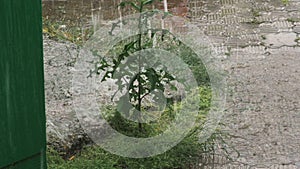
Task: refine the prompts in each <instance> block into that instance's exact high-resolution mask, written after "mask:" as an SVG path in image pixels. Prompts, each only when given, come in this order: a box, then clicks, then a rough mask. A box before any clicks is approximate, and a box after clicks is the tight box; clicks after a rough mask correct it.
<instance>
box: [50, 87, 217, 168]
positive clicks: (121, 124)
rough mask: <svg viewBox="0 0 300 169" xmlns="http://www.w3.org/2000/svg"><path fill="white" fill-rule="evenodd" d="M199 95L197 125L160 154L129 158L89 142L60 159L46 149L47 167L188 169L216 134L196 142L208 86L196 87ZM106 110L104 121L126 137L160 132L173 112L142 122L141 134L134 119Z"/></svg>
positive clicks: (206, 108) (208, 96)
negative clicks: (158, 118) (148, 121)
mask: <svg viewBox="0 0 300 169" xmlns="http://www.w3.org/2000/svg"><path fill="white" fill-rule="evenodd" d="M199 94H200V100H201V101H200V107H201V110H200V111H199V113H198V117H197V121H198V122H199V123H197V124H198V125H197V126H195V127H194V129H192V130H191V131H190V133H189V134H188V135H187V136H186V137H185V138H184V139H183V140H182V141H181V142H180V143H179V144H178V145H176V146H175V147H173V148H172V149H170V150H169V151H167V152H165V153H163V154H160V155H157V156H154V157H149V158H141V159H132V158H126V157H120V156H117V155H113V154H111V153H109V152H106V151H104V150H103V149H101V147H99V146H96V145H93V146H89V147H85V148H84V149H83V150H82V151H81V153H80V154H78V155H75V156H74V157H71V158H70V159H69V160H67V161H64V160H62V158H61V157H60V156H59V154H58V153H57V152H56V151H54V150H53V149H51V148H48V151H47V158H48V166H49V168H51V169H52V168H53V169H69V168H72V169H73V168H74V169H77V168H78V169H79V168H83V169H93V168H103V169H188V168H190V167H192V166H197V165H199V160H201V158H202V157H203V155H204V154H205V153H209V152H212V151H213V150H214V143H215V140H216V139H217V137H218V134H213V135H212V136H211V137H210V138H209V139H208V140H207V141H206V142H204V143H199V141H198V135H199V132H200V131H201V130H199V128H201V126H202V124H203V122H204V121H205V117H206V114H207V113H208V111H209V109H210V106H211V105H210V103H211V89H210V88H209V87H207V86H201V87H199ZM174 107H180V105H176V104H175V105H174ZM106 110H107V111H106V114H105V117H106V120H107V121H108V122H109V123H110V125H111V126H112V127H113V128H115V129H117V130H118V131H119V132H121V133H123V134H125V135H127V136H135V137H149V136H154V135H158V134H160V133H161V132H163V131H164V130H165V129H166V128H167V127H168V125H169V123H171V122H172V120H173V118H172V117H173V116H174V115H175V111H173V110H172V109H167V110H165V113H164V114H162V117H161V118H160V121H159V122H154V123H152V124H151V125H150V124H149V125H145V126H144V129H145V131H144V132H143V133H141V132H139V130H137V129H138V128H137V126H136V125H135V124H134V122H132V121H129V120H128V121H126V120H125V119H124V118H122V117H121V116H120V114H118V113H115V108H113V107H112V106H107V108H106ZM201 122H202V123H201Z"/></svg>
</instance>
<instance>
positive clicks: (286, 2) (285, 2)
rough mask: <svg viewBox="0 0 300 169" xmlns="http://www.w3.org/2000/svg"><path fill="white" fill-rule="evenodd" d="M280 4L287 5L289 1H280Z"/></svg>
mask: <svg viewBox="0 0 300 169" xmlns="http://www.w3.org/2000/svg"><path fill="white" fill-rule="evenodd" d="M281 2H282V3H283V4H284V5H287V4H288V3H289V2H290V1H289V0H281Z"/></svg>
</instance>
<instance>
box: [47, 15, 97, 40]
mask: <svg viewBox="0 0 300 169" xmlns="http://www.w3.org/2000/svg"><path fill="white" fill-rule="evenodd" d="M43 34H44V35H47V36H48V37H49V38H50V39H54V40H57V41H59V40H61V41H70V42H72V43H75V44H77V45H82V44H83V43H84V42H85V41H87V40H88V39H89V38H90V37H91V35H92V34H93V30H92V28H86V29H84V28H82V27H80V26H79V25H74V24H72V23H68V22H65V21H60V22H58V21H57V20H56V21H52V20H50V19H47V18H43Z"/></svg>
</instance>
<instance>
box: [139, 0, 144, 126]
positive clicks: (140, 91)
mask: <svg viewBox="0 0 300 169" xmlns="http://www.w3.org/2000/svg"><path fill="white" fill-rule="evenodd" d="M142 12H143V2H142V1H141V2H140V11H139V13H140V17H139V39H138V51H141V50H142V19H143V18H142ZM138 64H139V74H138V111H139V113H140V115H139V117H138V118H139V122H138V125H139V130H140V131H142V130H143V125H142V123H141V120H142V119H141V110H142V109H141V107H142V99H143V98H142V96H141V95H142V84H141V71H142V70H141V56H140V55H138Z"/></svg>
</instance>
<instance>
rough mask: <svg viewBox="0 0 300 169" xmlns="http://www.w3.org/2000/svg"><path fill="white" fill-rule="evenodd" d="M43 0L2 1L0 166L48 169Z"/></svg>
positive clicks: (0, 36)
mask: <svg viewBox="0 0 300 169" xmlns="http://www.w3.org/2000/svg"><path fill="white" fill-rule="evenodd" d="M41 31H42V21H41V1H40V0H26V1H25V0H0V168H3V167H5V168H22V169H27V168H28V169H35V168H45V167H46V166H45V143H46V136H45V108H44V107H45V106H44V104H45V103H44V80H43V78H44V77H43V76H44V74H43V50H42V32H41Z"/></svg>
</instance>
